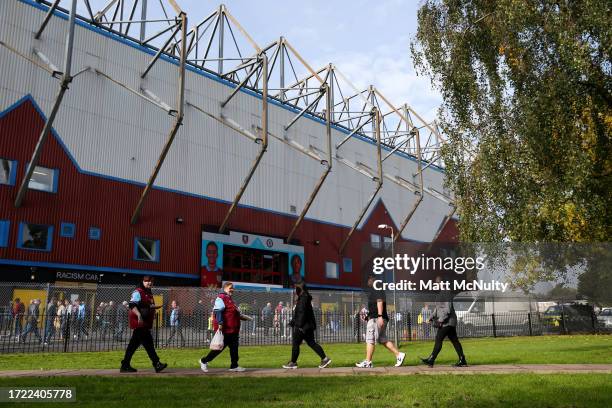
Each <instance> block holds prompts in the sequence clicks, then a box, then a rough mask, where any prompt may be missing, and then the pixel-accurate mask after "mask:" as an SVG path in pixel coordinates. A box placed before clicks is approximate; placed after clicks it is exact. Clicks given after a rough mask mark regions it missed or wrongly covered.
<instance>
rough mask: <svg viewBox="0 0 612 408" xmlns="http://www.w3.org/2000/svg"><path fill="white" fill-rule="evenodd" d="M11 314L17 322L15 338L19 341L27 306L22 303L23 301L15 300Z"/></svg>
mask: <svg viewBox="0 0 612 408" xmlns="http://www.w3.org/2000/svg"><path fill="white" fill-rule="evenodd" d="M11 312H12V314H13V320H15V338H17V339H19V336H20V335H21V330H22V319H23V315H24V314H25V305H24V304H23V303H22V302H21V299H19V298H16V299H15V303H13V308H12V310H11Z"/></svg>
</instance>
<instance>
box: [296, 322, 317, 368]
mask: <svg viewBox="0 0 612 408" xmlns="http://www.w3.org/2000/svg"><path fill="white" fill-rule="evenodd" d="M303 340H306V344H308V346H309V347H310V348H311V349H313V350H314V352H315V353H317V354H318V355H319V357H321V360H323V359H324V358H325V352H324V351H323V348H322V347H321V346H320V345H319V344H318V343H317V342H316V341H315V338H314V330H306V331H301V330H298V329H293V344H292V346H293V347H292V349H291V361H292V362H293V363H297V360H298V357H299V356H300V345H301V344H302V341H303Z"/></svg>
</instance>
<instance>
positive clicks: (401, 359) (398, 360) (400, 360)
mask: <svg viewBox="0 0 612 408" xmlns="http://www.w3.org/2000/svg"><path fill="white" fill-rule="evenodd" d="M404 358H406V353H399V355H398V356H397V358H396V363H395V367H399V366H401V365H402V364H403V363H404Z"/></svg>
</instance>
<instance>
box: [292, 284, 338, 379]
mask: <svg viewBox="0 0 612 408" xmlns="http://www.w3.org/2000/svg"><path fill="white" fill-rule="evenodd" d="M295 294H296V296H297V301H296V303H295V309H294V311H293V318H292V319H291V321H290V322H289V325H290V326H291V327H293V348H292V350H291V361H289V362H288V363H287V364H285V365H283V368H287V369H295V368H297V367H298V366H297V360H298V356H299V355H300V345H301V344H302V341H303V340H306V344H308V346H310V348H311V349H313V350H314V352H315V353H317V354H318V355H319V357H321V364H319V368H325V367H327V366H329V365H330V364H331V360H330V359H329V357H327V356H326V355H325V352H324V351H323V348H322V347H321V346H320V345H319V344H318V343H317V342H316V341H315V338H314V332H315V329H316V328H317V324H316V322H315V317H314V311H313V310H312V296H310V293H308V290H307V289H306V284H305V283H304V281H300V282H297V283H296V284H295Z"/></svg>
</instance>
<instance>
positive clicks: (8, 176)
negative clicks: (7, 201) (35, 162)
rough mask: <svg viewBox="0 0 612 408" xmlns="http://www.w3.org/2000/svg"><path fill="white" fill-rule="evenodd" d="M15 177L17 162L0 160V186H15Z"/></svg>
mask: <svg viewBox="0 0 612 408" xmlns="http://www.w3.org/2000/svg"><path fill="white" fill-rule="evenodd" d="M16 177H17V162H16V161H14V160H8V159H2V158H0V184H6V185H9V186H14V185H15V178H16Z"/></svg>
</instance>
